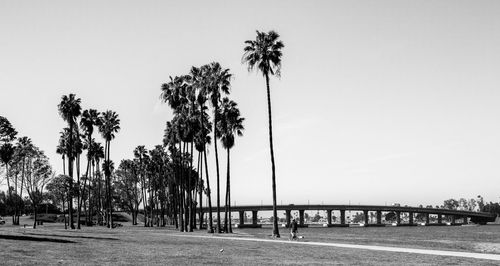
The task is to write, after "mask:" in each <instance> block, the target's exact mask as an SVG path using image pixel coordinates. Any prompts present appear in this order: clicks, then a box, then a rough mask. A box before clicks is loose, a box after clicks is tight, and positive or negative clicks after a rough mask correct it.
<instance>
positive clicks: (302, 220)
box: [299, 210, 304, 226]
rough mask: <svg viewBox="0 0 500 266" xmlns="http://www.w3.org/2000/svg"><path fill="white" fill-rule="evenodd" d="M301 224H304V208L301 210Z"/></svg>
mask: <svg viewBox="0 0 500 266" xmlns="http://www.w3.org/2000/svg"><path fill="white" fill-rule="evenodd" d="M299 225H300V226H302V225H304V210H299Z"/></svg>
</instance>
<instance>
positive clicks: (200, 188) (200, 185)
mask: <svg viewBox="0 0 500 266" xmlns="http://www.w3.org/2000/svg"><path fill="white" fill-rule="evenodd" d="M198 173H199V175H200V178H199V180H198V193H199V202H200V204H199V208H200V215H199V217H200V230H201V229H203V210H202V208H203V157H202V153H201V152H198Z"/></svg>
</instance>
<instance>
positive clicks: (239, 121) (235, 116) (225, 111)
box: [217, 97, 245, 149]
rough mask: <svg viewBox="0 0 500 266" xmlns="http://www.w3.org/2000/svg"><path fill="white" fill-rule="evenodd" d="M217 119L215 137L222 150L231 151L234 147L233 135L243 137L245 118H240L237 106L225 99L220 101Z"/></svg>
mask: <svg viewBox="0 0 500 266" xmlns="http://www.w3.org/2000/svg"><path fill="white" fill-rule="evenodd" d="M219 117H220V118H219V119H217V122H218V123H217V135H218V137H220V139H221V141H222V145H223V146H224V148H226V149H231V148H232V147H233V146H234V137H235V135H238V136H240V137H241V136H243V130H244V129H245V128H244V126H243V121H244V120H245V118H243V117H241V115H240V110H239V109H238V104H237V103H236V102H234V101H232V100H229V98H227V97H225V98H224V99H223V100H222V105H221V112H220V113H219Z"/></svg>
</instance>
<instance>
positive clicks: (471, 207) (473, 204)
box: [467, 199, 477, 211]
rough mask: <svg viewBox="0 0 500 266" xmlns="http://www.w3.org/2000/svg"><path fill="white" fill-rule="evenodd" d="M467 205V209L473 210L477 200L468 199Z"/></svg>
mask: <svg viewBox="0 0 500 266" xmlns="http://www.w3.org/2000/svg"><path fill="white" fill-rule="evenodd" d="M467 205H468V206H469V209H468V210H469V211H475V210H476V207H477V202H476V200H475V199H469V202H468V204H467Z"/></svg>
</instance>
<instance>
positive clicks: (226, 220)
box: [224, 149, 229, 233]
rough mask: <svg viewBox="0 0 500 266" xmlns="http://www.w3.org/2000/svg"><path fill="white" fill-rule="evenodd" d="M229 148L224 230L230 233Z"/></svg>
mask: <svg viewBox="0 0 500 266" xmlns="http://www.w3.org/2000/svg"><path fill="white" fill-rule="evenodd" d="M226 150H227V169H226V170H227V173H226V199H225V201H224V202H225V204H224V205H225V206H224V231H225V232H226V233H228V231H229V226H228V219H227V214H228V211H229V209H228V206H229V204H228V202H227V201H228V198H229V149H226Z"/></svg>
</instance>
